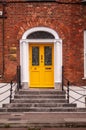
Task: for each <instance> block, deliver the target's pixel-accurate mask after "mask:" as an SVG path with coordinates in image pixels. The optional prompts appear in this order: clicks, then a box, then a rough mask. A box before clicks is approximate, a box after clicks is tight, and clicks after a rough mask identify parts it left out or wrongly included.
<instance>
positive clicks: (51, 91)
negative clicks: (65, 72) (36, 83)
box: [19, 89, 65, 95]
mask: <svg viewBox="0 0 86 130" xmlns="http://www.w3.org/2000/svg"><path fill="white" fill-rule="evenodd" d="M19 94H29V95H40V94H47V95H48V94H57V95H58V94H62V95H63V94H65V91H57V90H54V89H53V90H47V89H46V90H20V91H19Z"/></svg>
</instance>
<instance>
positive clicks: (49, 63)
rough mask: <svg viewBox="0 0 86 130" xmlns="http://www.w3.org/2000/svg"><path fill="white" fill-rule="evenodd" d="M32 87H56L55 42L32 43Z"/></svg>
mask: <svg viewBox="0 0 86 130" xmlns="http://www.w3.org/2000/svg"><path fill="white" fill-rule="evenodd" d="M29 52H30V87H54V61H53V57H54V56H53V44H30V51H29Z"/></svg>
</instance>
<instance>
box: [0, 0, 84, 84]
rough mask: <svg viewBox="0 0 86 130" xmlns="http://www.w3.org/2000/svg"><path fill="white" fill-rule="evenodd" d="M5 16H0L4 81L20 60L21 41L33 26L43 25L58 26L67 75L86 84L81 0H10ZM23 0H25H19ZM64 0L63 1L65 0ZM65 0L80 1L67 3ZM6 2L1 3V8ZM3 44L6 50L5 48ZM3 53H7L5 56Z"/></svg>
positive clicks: (0, 72)
mask: <svg viewBox="0 0 86 130" xmlns="http://www.w3.org/2000/svg"><path fill="white" fill-rule="evenodd" d="M7 1H8V2H9V3H8V2H7V4H6V5H5V16H6V17H7V18H5V19H4V45H3V27H2V24H3V19H2V18H0V59H1V60H0V74H1V75H2V74H3V73H4V77H2V78H1V80H0V81H1V82H2V81H3V82H5V81H10V80H11V79H12V78H13V77H14V76H15V73H16V67H17V65H19V64H20V48H19V41H20V39H21V37H22V35H23V34H24V32H25V31H26V30H28V29H30V28H33V27H38V26H44V27H49V28H52V29H53V30H55V31H56V32H57V33H58V35H59V37H60V38H61V39H62V41H63V45H62V46H63V65H64V76H65V77H66V78H67V79H69V80H70V81H71V82H73V83H75V84H76V85H85V84H86V80H83V79H82V78H83V77H84V41H83V32H84V30H85V29H86V6H85V5H82V4H78V2H80V0H76V1H75V0H68V1H67V0H59V1H60V2H62V3H58V2H28V3H23V2H20V3H15V2H14V3H11V2H12V1H19V0H7ZM20 1H23V0H20ZM63 2H64V4H63ZM66 2H68V3H69V2H77V4H72V3H70V4H68V3H66ZM2 8H3V4H0V10H2ZM3 46H4V52H3ZM3 54H4V56H3Z"/></svg>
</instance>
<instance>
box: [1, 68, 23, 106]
mask: <svg viewBox="0 0 86 130" xmlns="http://www.w3.org/2000/svg"><path fill="white" fill-rule="evenodd" d="M20 72H21V67H20V66H17V69H16V75H15V76H14V78H13V80H11V82H10V83H5V84H4V85H2V86H1V87H0V89H3V91H2V92H1V93H0V96H2V95H4V96H3V97H4V98H3V99H1V100H0V103H2V102H3V101H5V100H7V99H9V102H10V103H11V102H12V99H13V95H14V94H15V93H16V92H17V91H19V89H21V88H22V86H21V73H20ZM7 86H8V87H7ZM6 88H7V89H6ZM7 92H9V94H8V96H5V95H6V93H7Z"/></svg>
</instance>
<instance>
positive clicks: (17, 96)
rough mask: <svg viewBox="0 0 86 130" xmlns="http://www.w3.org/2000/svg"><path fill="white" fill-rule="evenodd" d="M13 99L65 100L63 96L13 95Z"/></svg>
mask: <svg viewBox="0 0 86 130" xmlns="http://www.w3.org/2000/svg"><path fill="white" fill-rule="evenodd" d="M14 98H16V99H21V98H25V99H26V98H27V99H32V98H35V99H40V98H49V99H51V98H55V99H56V98H60V99H65V95H25V94H24V95H19V94H17V95H15V96H14Z"/></svg>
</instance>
